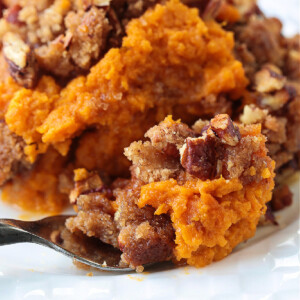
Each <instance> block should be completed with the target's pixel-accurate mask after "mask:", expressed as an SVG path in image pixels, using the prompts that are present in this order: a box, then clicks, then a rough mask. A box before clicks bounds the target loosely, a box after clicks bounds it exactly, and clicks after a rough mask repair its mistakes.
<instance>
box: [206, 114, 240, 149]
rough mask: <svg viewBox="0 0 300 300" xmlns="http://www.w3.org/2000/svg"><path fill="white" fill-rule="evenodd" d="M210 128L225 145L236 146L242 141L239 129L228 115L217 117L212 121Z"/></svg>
mask: <svg viewBox="0 0 300 300" xmlns="http://www.w3.org/2000/svg"><path fill="white" fill-rule="evenodd" d="M210 127H211V129H212V131H213V132H214V133H215V135H216V136H217V137H218V138H220V140H221V142H222V143H223V144H227V145H230V146H235V145H237V144H238V142H239V141H240V139H241V135H240V132H239V129H238V127H236V126H234V125H233V123H232V121H231V119H230V117H229V116H228V115H225V114H221V115H217V116H215V117H214V118H213V119H212V120H211V121H210Z"/></svg>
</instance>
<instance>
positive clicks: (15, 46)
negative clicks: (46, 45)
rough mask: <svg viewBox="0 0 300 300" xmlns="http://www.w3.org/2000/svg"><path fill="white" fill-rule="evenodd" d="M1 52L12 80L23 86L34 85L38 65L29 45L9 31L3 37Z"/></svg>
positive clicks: (29, 86) (30, 86)
mask: <svg viewBox="0 0 300 300" xmlns="http://www.w3.org/2000/svg"><path fill="white" fill-rule="evenodd" d="M3 54H4V57H5V59H6V61H7V63H8V66H9V71H10V75H11V76H12V77H13V78H14V80H15V81H16V82H17V83H18V84H20V85H22V86H24V87H25V88H32V87H34V85H35V84H36V82H37V75H38V65H37V63H36V59H35V55H34V52H33V51H32V50H31V49H30V47H29V46H28V45H27V44H26V43H25V42H24V41H23V40H22V39H21V38H20V37H19V36H18V35H16V34H13V33H10V32H9V33H7V34H6V35H5V36H4V37H3Z"/></svg>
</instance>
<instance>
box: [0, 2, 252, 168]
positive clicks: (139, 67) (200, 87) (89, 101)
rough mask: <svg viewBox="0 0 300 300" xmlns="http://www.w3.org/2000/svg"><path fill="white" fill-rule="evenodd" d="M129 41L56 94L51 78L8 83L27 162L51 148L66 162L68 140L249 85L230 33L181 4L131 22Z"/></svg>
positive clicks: (1, 94)
mask: <svg viewBox="0 0 300 300" xmlns="http://www.w3.org/2000/svg"><path fill="white" fill-rule="evenodd" d="M127 35H128V36H127V37H125V38H124V39H123V43H122V47H121V48H120V49H111V50H110V51H109V52H108V53H107V54H106V55H105V57H104V58H103V59H102V60H100V61H99V62H98V63H97V64H96V65H95V66H94V67H93V68H92V69H91V71H90V74H88V75H87V76H86V77H84V76H80V77H78V78H76V79H74V80H73V81H71V82H70V83H69V84H68V85H67V86H66V87H65V88H63V89H62V90H60V88H59V87H58V86H57V85H56V84H55V82H54V80H53V79H51V78H49V77H43V78H42V79H41V82H42V83H41V82H40V83H39V85H38V87H37V88H36V89H35V90H27V89H25V88H16V84H15V83H13V82H12V81H11V80H8V81H7V82H6V83H5V84H1V85H0V98H1V99H0V103H1V108H2V109H4V110H5V111H4V112H3V113H4V114H5V121H6V123H7V124H8V126H9V129H10V130H11V131H12V132H15V133H16V134H18V135H19V136H22V137H23V138H24V140H25V142H26V143H27V144H28V145H30V146H29V147H27V148H26V151H25V152H26V154H27V156H28V159H29V161H31V162H33V161H34V160H35V159H36V156H37V154H38V153H44V152H45V150H46V149H47V147H48V146H49V145H50V144H52V145H54V147H55V148H56V149H57V150H58V151H59V152H60V153H61V154H62V155H66V153H67V152H68V148H69V146H70V142H69V140H70V139H72V138H73V137H74V136H76V135H78V134H79V133H80V132H82V131H83V130H84V129H85V128H87V127H91V126H99V125H101V126H109V127H116V128H118V127H122V126H126V125H127V124H128V123H130V121H131V119H132V116H133V115H134V114H137V113H139V114H144V113H145V112H146V111H147V110H149V109H151V108H157V109H158V108H159V107H164V110H166V111H168V113H172V108H173V107H174V105H185V104H191V103H197V102H199V101H201V100H202V99H203V98H204V97H205V96H208V95H211V94H213V95H218V94H219V93H223V92H231V93H232V94H235V95H236V94H238V93H239V92H240V91H241V90H242V89H243V88H244V87H245V85H246V84H247V80H246V78H245V75H244V70H243V67H242V64H241V63H240V62H238V61H237V60H236V59H235V58H234V56H233V53H232V49H233V46H234V39H233V34H232V33H230V32H226V31H225V30H223V29H222V28H221V26H220V25H218V24H217V23H216V22H215V21H212V20H211V21H207V22H206V23H204V22H203V21H202V20H201V19H200V17H199V15H198V10H197V9H189V8H188V7H186V6H184V5H183V4H181V3H180V2H179V1H176V0H174V1H170V2H168V3H167V4H166V5H165V6H162V5H157V6H156V7H155V9H154V10H149V11H148V12H146V13H145V14H144V15H143V16H142V17H140V18H139V19H135V20H132V21H131V22H130V23H129V24H128V27H127ZM44 83H47V84H44ZM41 86H42V88H41ZM8 102H9V103H8ZM16 116H18V118H16ZM16 119H17V121H16ZM62 143H63V144H62ZM33 144H34V146H33Z"/></svg>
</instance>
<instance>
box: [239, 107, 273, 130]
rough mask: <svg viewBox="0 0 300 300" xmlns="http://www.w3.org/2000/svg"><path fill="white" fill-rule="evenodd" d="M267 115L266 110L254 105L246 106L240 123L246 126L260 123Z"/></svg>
mask: <svg viewBox="0 0 300 300" xmlns="http://www.w3.org/2000/svg"><path fill="white" fill-rule="evenodd" d="M267 115H268V111H267V110H266V109H260V108H259V107H257V106H255V105H254V104H251V105H246V106H245V107H244V111H243V113H242V114H241V116H240V121H241V122H242V123H243V124H247V125H249V124H256V123H261V122H262V121H263V120H264V119H265V118H266V116H267Z"/></svg>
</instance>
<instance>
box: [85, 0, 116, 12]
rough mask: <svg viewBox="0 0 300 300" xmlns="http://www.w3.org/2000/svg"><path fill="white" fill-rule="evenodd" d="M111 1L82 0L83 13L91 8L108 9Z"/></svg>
mask: <svg viewBox="0 0 300 300" xmlns="http://www.w3.org/2000/svg"><path fill="white" fill-rule="evenodd" d="M110 2H111V0H84V1H83V5H84V9H85V11H88V10H89V9H90V8H91V7H92V6H96V7H108V6H109V5H110Z"/></svg>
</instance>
